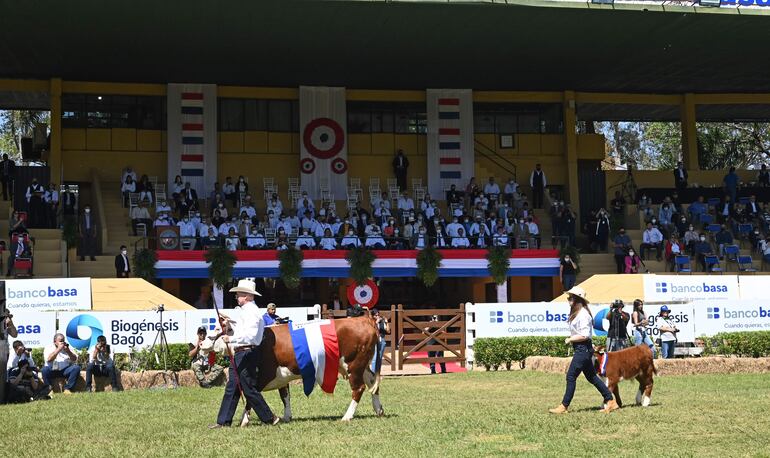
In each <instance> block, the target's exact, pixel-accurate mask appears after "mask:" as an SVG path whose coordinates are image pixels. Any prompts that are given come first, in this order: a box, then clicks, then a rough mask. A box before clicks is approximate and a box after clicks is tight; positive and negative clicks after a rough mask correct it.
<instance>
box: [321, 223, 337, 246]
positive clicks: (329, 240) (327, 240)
mask: <svg viewBox="0 0 770 458" xmlns="http://www.w3.org/2000/svg"><path fill="white" fill-rule="evenodd" d="M319 246H320V247H321V249H322V250H336V249H337V239H335V238H334V237H333V236H332V230H331V228H326V229H325V230H324V235H323V237H322V238H321V242H320V243H319Z"/></svg>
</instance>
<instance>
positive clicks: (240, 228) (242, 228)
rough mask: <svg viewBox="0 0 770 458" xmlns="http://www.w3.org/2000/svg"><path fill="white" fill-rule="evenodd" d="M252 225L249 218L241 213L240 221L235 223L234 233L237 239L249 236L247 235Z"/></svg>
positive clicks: (244, 213)
mask: <svg viewBox="0 0 770 458" xmlns="http://www.w3.org/2000/svg"><path fill="white" fill-rule="evenodd" d="M253 225H254V222H253V221H252V219H251V218H249V215H248V214H247V213H246V212H242V213H241V219H240V220H237V221H236V222H235V226H236V229H235V232H236V233H237V234H238V236H239V237H246V236H247V235H249V233H251V226H253Z"/></svg>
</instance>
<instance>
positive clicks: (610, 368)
mask: <svg viewBox="0 0 770 458" xmlns="http://www.w3.org/2000/svg"><path fill="white" fill-rule="evenodd" d="M594 356H595V357H596V359H595V363H594V365H595V367H596V372H598V373H599V375H601V376H604V377H606V383H607V388H609V389H610V391H611V392H612V394H613V395H615V401H616V402H617V403H618V406H622V402H621V401H620V390H618V383H620V382H621V381H623V380H631V379H634V378H635V379H636V380H637V381H638V382H639V390H638V391H637V392H636V404H637V405H639V404H641V405H642V406H644V407H647V406H649V405H650V396H651V395H652V384H653V379H652V378H653V374H657V371H656V370H655V365H654V364H653V359H652V350H650V347H648V346H647V345H637V346H635V347H631V348H626V349H623V350H619V351H613V352H610V353H607V352H605V351H604V347H598V348H596V349H595V351H594Z"/></svg>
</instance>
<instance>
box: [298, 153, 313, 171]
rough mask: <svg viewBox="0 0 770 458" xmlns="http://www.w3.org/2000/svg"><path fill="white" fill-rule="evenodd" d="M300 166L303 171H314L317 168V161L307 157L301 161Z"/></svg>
mask: <svg viewBox="0 0 770 458" xmlns="http://www.w3.org/2000/svg"><path fill="white" fill-rule="evenodd" d="M299 168H300V170H302V173H313V171H314V170H315V161H314V160H312V159H310V158H309V157H306V158H305V159H302V160H301V161H299Z"/></svg>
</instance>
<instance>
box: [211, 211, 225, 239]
mask: <svg viewBox="0 0 770 458" xmlns="http://www.w3.org/2000/svg"><path fill="white" fill-rule="evenodd" d="M226 222H227V218H226V217H224V216H222V214H221V213H220V212H219V209H216V210H214V213H213V214H212V215H211V223H210V226H211V227H213V228H215V229H216V230H217V234H218V233H219V228H220V227H221V226H222V224H224V223H226Z"/></svg>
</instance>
